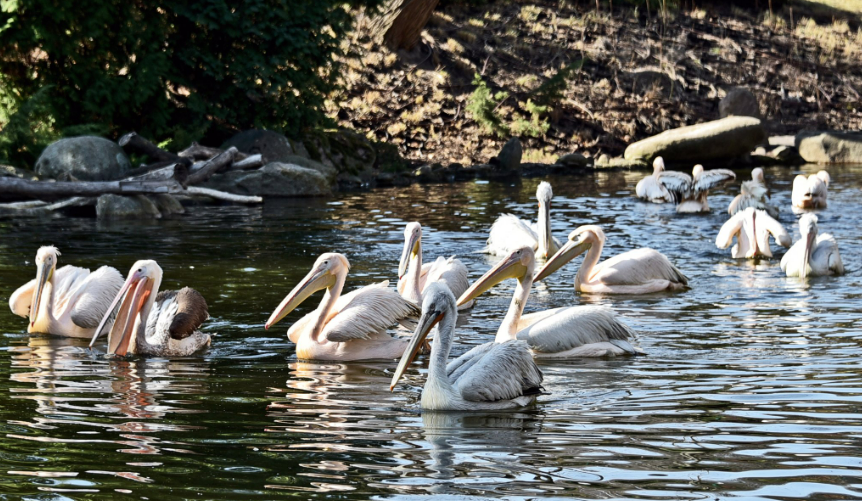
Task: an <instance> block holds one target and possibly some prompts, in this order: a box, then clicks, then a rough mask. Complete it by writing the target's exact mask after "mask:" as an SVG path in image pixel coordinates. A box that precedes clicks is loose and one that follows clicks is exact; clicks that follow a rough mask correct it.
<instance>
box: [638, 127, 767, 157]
mask: <svg viewBox="0 0 862 501" xmlns="http://www.w3.org/2000/svg"><path fill="white" fill-rule="evenodd" d="M765 139H766V132H765V131H764V130H763V125H762V124H761V122H760V120H759V119H757V118H753V117H738V116H731V117H727V118H722V119H721V120H714V121H712V122H705V123H702V124H697V125H689V126H686V127H680V128H678V129H671V130H667V131H664V132H662V133H661V134H658V135H656V136H653V137H650V138H647V139H644V140H642V141H638V142H636V143H633V144H630V145H629V147H628V148H626V152H625V158H626V159H627V160H642V161H645V162H647V163H651V162H652V161H653V159H655V157H658V156H661V157H663V158H664V159H665V162H669V163H676V162H680V163H682V162H686V163H707V162H712V161H716V160H726V159H731V158H736V157H741V156H744V155H747V154H748V153H750V152H751V150H753V149H754V148H755V147H756V146H757V145H759V144H761V143H762V142H763V141H764V140H765Z"/></svg>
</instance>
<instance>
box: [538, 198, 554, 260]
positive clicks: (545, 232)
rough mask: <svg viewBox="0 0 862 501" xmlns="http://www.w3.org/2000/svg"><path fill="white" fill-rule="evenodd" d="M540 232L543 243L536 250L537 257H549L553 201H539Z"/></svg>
mask: <svg viewBox="0 0 862 501" xmlns="http://www.w3.org/2000/svg"><path fill="white" fill-rule="evenodd" d="M538 221H539V222H538V230H539V231H538V233H539V239H540V240H541V241H542V245H539V246H538V247H539V248H538V249H537V250H536V252H537V253H538V254H536V256H537V257H540V258H542V259H548V252H549V249H550V248H551V202H550V201H548V202H547V203H542V201H541V200H540V201H539V218H538Z"/></svg>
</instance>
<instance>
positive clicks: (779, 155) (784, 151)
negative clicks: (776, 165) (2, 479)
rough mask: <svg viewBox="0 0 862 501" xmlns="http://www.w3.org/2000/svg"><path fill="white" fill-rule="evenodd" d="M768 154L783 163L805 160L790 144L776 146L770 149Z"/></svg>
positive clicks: (791, 163) (794, 163) (796, 162)
mask: <svg viewBox="0 0 862 501" xmlns="http://www.w3.org/2000/svg"><path fill="white" fill-rule="evenodd" d="M768 155H769V156H771V157H772V158H774V159H776V160H778V161H779V162H780V163H782V164H784V165H797V164H801V163H804V162H805V160H803V159H802V157H801V156H799V151H797V150H796V148H794V147H792V146H778V147H777V148H774V149H773V150H772V151H770V152H769V153H768Z"/></svg>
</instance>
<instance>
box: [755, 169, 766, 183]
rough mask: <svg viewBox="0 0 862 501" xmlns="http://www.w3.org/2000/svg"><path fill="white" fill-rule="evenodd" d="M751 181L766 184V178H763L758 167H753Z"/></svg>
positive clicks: (761, 171) (761, 170)
mask: <svg viewBox="0 0 862 501" xmlns="http://www.w3.org/2000/svg"><path fill="white" fill-rule="evenodd" d="M751 179H753V180H754V181H757V182H759V183H764V182H766V177H764V175H763V169H761V168H760V167H755V168H754V169H752V170H751Z"/></svg>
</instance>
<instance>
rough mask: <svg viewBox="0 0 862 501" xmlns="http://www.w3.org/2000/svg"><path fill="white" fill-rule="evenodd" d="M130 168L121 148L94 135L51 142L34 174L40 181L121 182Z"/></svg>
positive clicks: (40, 157) (40, 158)
mask: <svg viewBox="0 0 862 501" xmlns="http://www.w3.org/2000/svg"><path fill="white" fill-rule="evenodd" d="M131 168H132V165H131V163H130V162H129V158H128V157H127V156H126V154H125V152H123V149H122V148H120V146H119V145H118V144H117V143H115V142H113V141H108V140H107V139H105V138H101V137H96V136H81V137H69V138H66V139H61V140H59V141H57V142H54V143H51V144H50V145H48V147H47V148H45V151H43V152H42V154H41V155H40V156H39V160H37V161H36V169H35V170H36V174H37V175H38V176H39V177H43V178H46V177H47V178H53V179H61V180H69V179H78V180H80V181H112V180H116V179H122V177H123V175H124V174H125V173H126V172H127V171H129V170H130V169H131Z"/></svg>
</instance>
